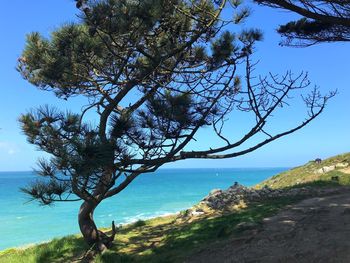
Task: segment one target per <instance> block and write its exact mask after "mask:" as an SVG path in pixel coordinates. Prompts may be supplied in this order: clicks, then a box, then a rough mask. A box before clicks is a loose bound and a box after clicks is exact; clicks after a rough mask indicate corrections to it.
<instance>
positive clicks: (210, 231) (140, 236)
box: [0, 198, 299, 263]
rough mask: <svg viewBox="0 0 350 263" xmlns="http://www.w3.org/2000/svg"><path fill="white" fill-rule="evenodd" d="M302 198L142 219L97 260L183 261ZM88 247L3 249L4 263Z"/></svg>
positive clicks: (46, 258) (68, 242)
mask: <svg viewBox="0 0 350 263" xmlns="http://www.w3.org/2000/svg"><path fill="white" fill-rule="evenodd" d="M298 200H299V199H298V198H280V199H277V200H272V201H269V202H264V203H260V204H254V205H250V206H249V207H245V208H241V209H240V210H238V211H236V212H235V213H232V212H231V213H229V212H227V211H226V212H225V213H223V214H221V215H219V216H218V215H217V214H215V215H213V214H212V215H209V216H206V217H199V218H196V219H193V218H192V219H191V220H190V221H186V220H184V219H182V218H181V217H180V218H179V216H175V215H174V216H168V217H160V218H155V219H151V220H147V221H139V222H137V223H135V224H131V225H127V226H124V227H122V228H121V229H119V232H118V235H117V237H116V240H115V242H114V243H115V246H114V247H113V248H112V249H111V250H109V251H108V252H106V253H104V254H103V256H99V257H98V258H96V260H95V262H152V263H156V262H182V261H183V260H184V259H185V258H186V256H188V255H190V254H191V253H193V252H195V251H196V250H198V249H200V248H203V247H205V246H207V245H208V244H210V243H212V242H217V241H220V240H222V239H224V238H228V237H231V236H238V235H240V233H241V232H242V231H243V230H244V228H242V227H239V226H238V224H239V223H242V222H249V223H255V224H257V225H259V223H260V222H261V220H262V219H263V218H265V217H267V216H270V215H272V214H275V213H276V212H277V211H278V210H279V209H280V208H282V207H285V206H286V205H287V204H291V203H294V202H296V201H298ZM87 249H88V248H87V247H86V246H85V245H84V242H83V240H82V238H81V237H79V236H68V237H65V238H61V239H54V240H53V241H51V242H49V243H46V244H40V245H36V246H33V247H31V248H27V249H22V250H20V249H9V250H5V251H3V252H0V262H1V263H5V262H6V263H15V262H16V263H17V262H21V263H31V262H45V263H46V262H72V261H74V260H77V259H79V258H80V257H81V256H82V255H83V253H84V251H86V250H87Z"/></svg>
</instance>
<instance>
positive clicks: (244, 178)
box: [0, 168, 286, 250]
mask: <svg viewBox="0 0 350 263" xmlns="http://www.w3.org/2000/svg"><path fill="white" fill-rule="evenodd" d="M284 170H286V168H254V169H253V168H233V169H215V168H213V169H160V170H158V171H157V172H155V173H152V174H145V175H141V176H140V177H139V178H137V179H136V180H135V181H134V182H133V183H132V184H131V185H130V186H129V187H128V188H127V189H125V190H124V192H122V193H120V194H119V195H117V196H114V197H112V198H110V199H107V200H105V201H104V202H103V203H102V204H101V205H100V206H99V207H98V208H97V210H96V212H95V221H96V223H97V225H98V226H99V227H103V226H110V225H111V222H112V220H115V222H116V223H118V224H122V223H128V222H132V221H136V220H138V219H147V218H151V217H155V216H159V215H165V214H169V213H175V212H177V211H180V210H183V209H186V208H188V207H191V206H192V205H194V204H196V203H197V202H198V201H200V200H201V199H202V198H203V197H204V196H206V195H207V194H208V192H209V191H210V190H212V189H214V188H221V189H225V188H227V187H229V186H230V185H232V184H233V183H234V182H235V181H237V182H239V183H241V184H243V185H246V186H251V185H254V184H256V183H258V182H261V181H262V180H264V179H266V178H268V177H270V176H272V175H275V174H277V173H279V172H281V171H284ZM33 179H35V175H34V174H33V173H32V172H0V250H3V249H6V248H9V247H16V246H23V245H27V244H31V243H36V242H42V241H47V240H50V239H52V238H54V237H59V236H64V235H68V234H75V233H79V227H78V223H77V212H78V210H79V205H80V202H74V203H58V204H55V205H54V206H49V207H47V206H45V207H44V206H39V205H38V203H36V202H30V203H28V198H27V196H25V195H24V194H23V193H22V192H20V191H19V188H20V187H23V186H25V185H27V184H28V183H29V182H30V181H31V180H33Z"/></svg>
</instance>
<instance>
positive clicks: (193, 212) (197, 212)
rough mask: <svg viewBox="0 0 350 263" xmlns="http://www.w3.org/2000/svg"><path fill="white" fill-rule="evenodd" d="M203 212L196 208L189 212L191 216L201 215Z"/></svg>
mask: <svg viewBox="0 0 350 263" xmlns="http://www.w3.org/2000/svg"><path fill="white" fill-rule="evenodd" d="M203 214H204V211H198V210H196V211H192V212H191V215H192V216H200V215H203Z"/></svg>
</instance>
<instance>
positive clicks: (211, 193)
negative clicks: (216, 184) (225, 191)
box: [209, 189, 222, 195]
mask: <svg viewBox="0 0 350 263" xmlns="http://www.w3.org/2000/svg"><path fill="white" fill-rule="evenodd" d="M221 193H222V190H221V189H213V190H211V191H210V192H209V195H218V194H221Z"/></svg>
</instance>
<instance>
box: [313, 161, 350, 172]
mask: <svg viewBox="0 0 350 263" xmlns="http://www.w3.org/2000/svg"><path fill="white" fill-rule="evenodd" d="M348 166H349V164H348V163H345V162H344V163H337V164H335V165H330V166H323V167H322V168H320V169H318V170H317V171H316V173H319V174H324V173H328V172H330V171H333V170H335V169H337V168H338V169H339V168H346V167H348Z"/></svg>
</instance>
